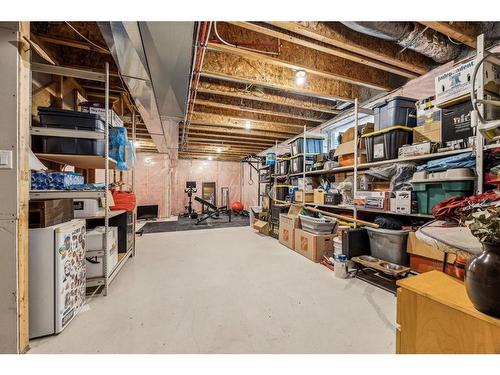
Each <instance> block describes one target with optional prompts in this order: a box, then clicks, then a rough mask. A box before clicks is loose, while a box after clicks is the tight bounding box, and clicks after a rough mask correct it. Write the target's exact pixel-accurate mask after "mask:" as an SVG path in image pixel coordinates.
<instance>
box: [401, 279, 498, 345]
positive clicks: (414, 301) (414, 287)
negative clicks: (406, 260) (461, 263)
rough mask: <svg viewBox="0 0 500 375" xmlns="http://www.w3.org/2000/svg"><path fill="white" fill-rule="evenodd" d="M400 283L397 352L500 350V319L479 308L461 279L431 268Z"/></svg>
mask: <svg viewBox="0 0 500 375" xmlns="http://www.w3.org/2000/svg"><path fill="white" fill-rule="evenodd" d="M398 286H399V288H398V291H397V315H396V321H397V329H396V352H397V353H398V354H431V353H450V354H451V353H463V354H466V353H497V354H498V353H500V319H496V318H493V317H491V316H488V315H485V314H483V313H481V312H479V311H478V310H476V309H475V308H474V306H472V303H471V301H470V300H469V297H467V293H466V291H465V286H464V284H463V282H461V281H460V280H458V279H455V278H453V277H451V276H448V275H446V274H444V273H442V272H439V271H430V272H426V273H423V274H421V275H418V276H414V277H410V278H407V279H403V280H400V281H398Z"/></svg>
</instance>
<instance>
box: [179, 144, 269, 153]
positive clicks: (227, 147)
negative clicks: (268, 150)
mask: <svg viewBox="0 0 500 375" xmlns="http://www.w3.org/2000/svg"><path fill="white" fill-rule="evenodd" d="M191 147H198V148H203V149H206V150H213V151H214V152H216V151H217V148H219V147H220V148H222V149H224V150H235V151H245V152H253V151H256V150H261V149H262V147H260V146H249V145H247V146H244V145H229V144H212V143H208V142H189V143H188V145H187V146H186V149H190V148H191Z"/></svg>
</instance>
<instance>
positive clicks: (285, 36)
mask: <svg viewBox="0 0 500 375" xmlns="http://www.w3.org/2000/svg"><path fill="white" fill-rule="evenodd" d="M230 23H231V24H233V25H236V26H240V27H244V28H247V29H249V30H253V31H257V32H259V33H261V34H264V35H269V36H273V37H276V38H280V39H282V40H285V41H288V42H290V43H294V44H296V45H299V46H302V47H307V48H311V49H314V50H317V51H320V52H324V53H327V54H330V55H332V56H336V57H340V58H343V59H346V60H350V61H353V62H356V63H359V64H363V65H366V66H369V67H372V68H376V69H380V70H382V71H386V72H389V73H393V74H395V75H398V76H401V77H405V78H416V77H418V76H419V74H418V73H415V72H412V71H409V70H407V69H402V68H399V67H397V66H394V65H391V64H386V63H384V62H381V61H379V60H376V59H372V58H368V57H367V56H366V55H364V54H358V53H354V52H353V51H351V50H350V49H342V48H337V47H334V46H332V45H330V44H327V43H323V42H321V41H319V40H317V39H314V38H309V37H306V36H304V35H300V34H295V33H292V32H290V31H288V30H283V29H280V28H277V27H275V26H273V25H268V24H264V23H263V22H258V23H255V22H230Z"/></svg>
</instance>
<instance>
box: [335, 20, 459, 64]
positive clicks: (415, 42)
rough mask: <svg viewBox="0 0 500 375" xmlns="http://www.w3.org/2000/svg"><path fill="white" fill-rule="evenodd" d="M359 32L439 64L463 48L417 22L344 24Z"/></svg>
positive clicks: (450, 58) (453, 57)
mask: <svg viewBox="0 0 500 375" xmlns="http://www.w3.org/2000/svg"><path fill="white" fill-rule="evenodd" d="M342 24H344V25H345V26H347V27H349V28H350V29H353V30H355V31H357V32H360V33H363V34H367V35H371V36H374V37H376V38H380V39H385V40H391V41H394V42H396V43H397V44H399V45H400V46H402V47H403V49H406V48H408V49H411V50H413V51H415V52H418V53H421V54H422V55H424V56H427V57H430V58H431V59H433V60H434V61H436V62H437V63H439V64H443V63H446V62H448V61H451V60H453V59H455V58H456V57H457V56H458V55H459V54H460V52H461V51H462V47H461V46H460V45H457V44H454V43H453V42H451V41H450V40H449V39H448V38H447V37H446V36H444V35H442V34H440V33H438V32H436V31H434V30H431V29H428V28H427V27H425V26H423V25H421V24H419V23H417V22H342Z"/></svg>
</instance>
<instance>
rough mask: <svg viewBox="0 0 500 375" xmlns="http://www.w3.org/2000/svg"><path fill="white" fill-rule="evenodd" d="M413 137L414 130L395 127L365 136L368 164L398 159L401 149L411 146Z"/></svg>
mask: <svg viewBox="0 0 500 375" xmlns="http://www.w3.org/2000/svg"><path fill="white" fill-rule="evenodd" d="M412 135H413V129H412V128H408V127H405V126H393V127H390V128H386V129H382V130H379V131H375V132H373V133H368V134H363V135H362V136H361V137H363V138H365V140H366V156H367V160H368V163H371V162H374V161H382V160H391V159H397V157H398V150H399V148H400V147H401V146H403V145H405V144H411V142H412Z"/></svg>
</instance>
